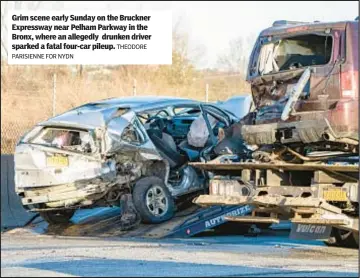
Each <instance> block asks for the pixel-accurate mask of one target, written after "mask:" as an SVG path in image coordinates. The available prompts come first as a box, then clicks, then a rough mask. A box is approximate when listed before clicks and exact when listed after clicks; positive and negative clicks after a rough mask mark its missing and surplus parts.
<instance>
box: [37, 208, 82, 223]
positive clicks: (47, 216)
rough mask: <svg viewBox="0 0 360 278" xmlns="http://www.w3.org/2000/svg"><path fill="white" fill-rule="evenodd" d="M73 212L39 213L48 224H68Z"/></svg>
mask: <svg viewBox="0 0 360 278" xmlns="http://www.w3.org/2000/svg"><path fill="white" fill-rule="evenodd" d="M74 213H75V210H59V211H40V212H39V214H40V216H41V217H42V218H43V219H44V220H45V221H46V222H48V223H49V224H68V223H70V219H71V217H73V215H74Z"/></svg>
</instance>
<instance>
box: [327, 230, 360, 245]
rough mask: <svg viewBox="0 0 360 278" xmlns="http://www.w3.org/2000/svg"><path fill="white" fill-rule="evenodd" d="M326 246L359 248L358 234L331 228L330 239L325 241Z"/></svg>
mask: <svg viewBox="0 0 360 278" xmlns="http://www.w3.org/2000/svg"><path fill="white" fill-rule="evenodd" d="M325 244H326V245H328V246H338V247H347V248H359V235H358V233H357V232H351V231H345V230H341V229H337V228H332V231H331V235H330V239H329V240H328V241H325Z"/></svg>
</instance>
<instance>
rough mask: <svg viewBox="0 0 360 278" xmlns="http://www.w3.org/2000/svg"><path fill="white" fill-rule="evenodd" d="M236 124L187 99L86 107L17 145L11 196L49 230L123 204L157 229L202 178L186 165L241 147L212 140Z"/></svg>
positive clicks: (54, 120) (124, 101)
mask: <svg viewBox="0 0 360 278" xmlns="http://www.w3.org/2000/svg"><path fill="white" fill-rule="evenodd" d="M237 109H241V108H240V107H237ZM237 120H238V119H237V117H236V116H234V115H233V114H232V113H230V112H228V111H226V110H224V109H221V108H219V107H217V106H216V105H214V104H209V103H201V102H197V101H194V100H189V99H179V98H159V97H137V98H121V99H120V98H113V99H107V100H103V101H98V102H93V103H88V104H85V105H82V106H80V107H77V108H74V109H72V110H70V111H67V112H65V113H63V114H61V115H58V116H56V117H54V118H51V119H49V120H47V121H45V122H42V123H39V124H38V125H36V126H35V127H34V128H33V129H32V130H31V131H29V132H28V133H27V134H25V135H24V136H23V137H22V138H21V139H20V140H19V142H18V144H17V146H16V151H15V186H16V192H17V194H18V195H19V196H20V197H21V198H22V203H23V206H24V207H25V208H26V209H27V210H29V211H37V212H39V213H40V215H41V216H42V217H43V218H44V219H45V220H46V221H47V222H49V223H66V222H67V221H68V220H69V219H70V218H71V217H72V215H73V214H74V211H75V210H76V209H77V208H80V207H95V206H120V203H121V202H122V200H123V199H124V200H125V201H126V202H127V201H129V200H130V203H131V204H133V207H134V208H135V211H137V215H140V217H141V220H142V221H143V222H144V223H160V222H163V221H166V220H168V219H170V218H171V217H172V216H173V214H174V212H175V210H176V204H177V201H178V200H179V199H181V198H182V197H183V196H188V195H189V194H191V193H195V194H196V192H199V190H202V189H204V187H205V186H206V174H204V173H203V172H202V171H200V170H196V169H195V168H193V167H191V166H189V165H188V164H187V162H188V161H206V160H208V159H212V158H213V157H214V156H216V155H217V154H220V153H221V152H223V151H224V150H229V149H234V148H242V147H243V146H242V144H241V143H239V142H235V143H234V142H231V141H227V140H218V137H219V130H221V128H227V127H229V126H230V125H231V124H233V123H234V122H235V121H237ZM191 132H192V135H191V134H190V133H191ZM202 134H203V135H204V136H205V138H206V140H205V141H204V140H203V138H202V137H201V135H202ZM190 139H191V140H195V141H196V140H197V141H196V144H194V143H192V144H191V142H190V141H191V140H190ZM199 139H202V141H203V145H199V144H200V143H201V142H200V141H201V140H199ZM219 141H221V142H220V144H217V143H218V142H219ZM194 145H196V146H194ZM192 196H193V195H192ZM127 204H129V202H127ZM127 207H131V206H129V205H127ZM130 214H131V213H130Z"/></svg>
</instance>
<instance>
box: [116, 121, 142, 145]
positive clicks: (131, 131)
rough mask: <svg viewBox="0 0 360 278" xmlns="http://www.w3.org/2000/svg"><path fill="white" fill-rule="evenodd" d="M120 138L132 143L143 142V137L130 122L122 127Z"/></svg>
mask: <svg viewBox="0 0 360 278" xmlns="http://www.w3.org/2000/svg"><path fill="white" fill-rule="evenodd" d="M121 139H122V140H124V141H125V142H127V143H130V144H134V145H139V144H142V143H143V142H144V139H143V138H142V136H141V135H140V133H139V132H138V131H137V129H136V128H135V127H134V126H133V125H132V124H130V125H128V126H127V127H126V128H125V129H124V131H123V133H122V134H121Z"/></svg>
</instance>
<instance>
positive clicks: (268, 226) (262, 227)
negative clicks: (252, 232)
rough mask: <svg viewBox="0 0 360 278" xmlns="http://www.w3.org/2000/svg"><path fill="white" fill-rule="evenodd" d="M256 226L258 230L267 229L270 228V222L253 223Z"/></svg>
mask: <svg viewBox="0 0 360 278" xmlns="http://www.w3.org/2000/svg"><path fill="white" fill-rule="evenodd" d="M255 225H256V227H258V228H259V229H260V230H267V229H269V228H270V226H271V225H272V223H255Z"/></svg>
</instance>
